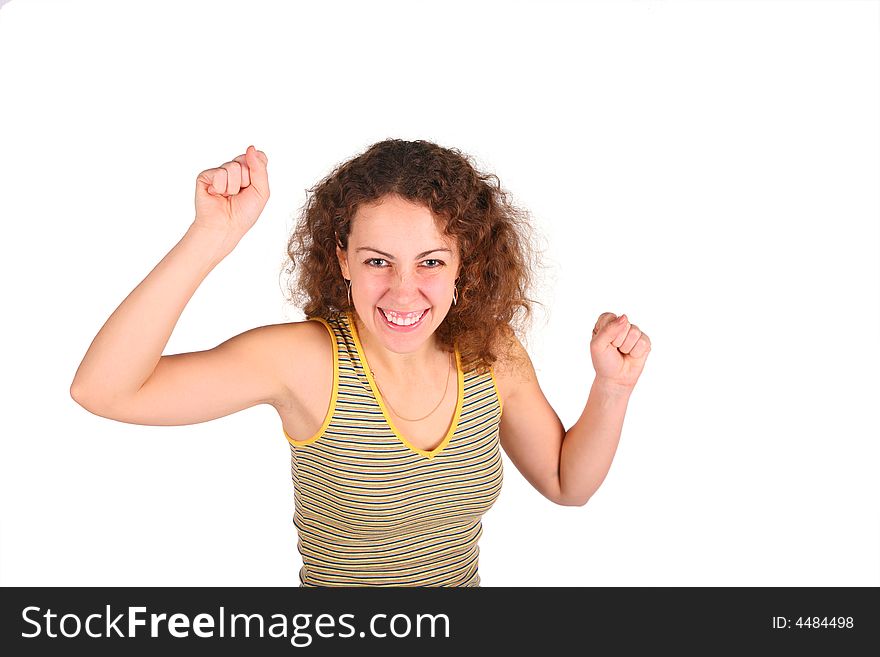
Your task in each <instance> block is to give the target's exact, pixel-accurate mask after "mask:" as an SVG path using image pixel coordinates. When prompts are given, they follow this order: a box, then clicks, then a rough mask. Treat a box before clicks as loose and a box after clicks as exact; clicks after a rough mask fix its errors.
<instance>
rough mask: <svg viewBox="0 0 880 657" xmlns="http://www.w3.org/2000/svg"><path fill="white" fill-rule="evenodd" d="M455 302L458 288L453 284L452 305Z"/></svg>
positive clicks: (456, 301)
mask: <svg viewBox="0 0 880 657" xmlns="http://www.w3.org/2000/svg"><path fill="white" fill-rule="evenodd" d="M457 303H458V288H457V287H455V286H454V285H453V286H452V305H453V306H454V305H455V304H457Z"/></svg>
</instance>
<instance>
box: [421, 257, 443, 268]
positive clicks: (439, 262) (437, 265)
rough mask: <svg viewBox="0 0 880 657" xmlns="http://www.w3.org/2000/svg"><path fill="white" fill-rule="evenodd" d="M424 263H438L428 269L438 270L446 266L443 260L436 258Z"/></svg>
mask: <svg viewBox="0 0 880 657" xmlns="http://www.w3.org/2000/svg"><path fill="white" fill-rule="evenodd" d="M424 262H426V263H428V262H436V263H437V264H436V265H433V266H429V267H428V269H437V268H438V267H440V266H441V265H443V264H444V263H443V261H442V260H436V259H434V258H429V259H428V260H425V261H424Z"/></svg>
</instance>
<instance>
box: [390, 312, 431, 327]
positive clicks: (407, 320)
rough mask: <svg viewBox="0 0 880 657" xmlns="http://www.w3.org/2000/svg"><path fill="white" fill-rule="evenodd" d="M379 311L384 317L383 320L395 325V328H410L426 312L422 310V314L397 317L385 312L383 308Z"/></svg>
mask: <svg viewBox="0 0 880 657" xmlns="http://www.w3.org/2000/svg"><path fill="white" fill-rule="evenodd" d="M379 310H381V311H382V313H383V314H384V315H385V319H387V320H388V321H389V322H391V323H392V324H396V325H397V326H412V325H413V324H415V323H416V322H418V321H419V320H420V319H421V318H422V316H423V315H424V314H425V313H426V312H427V311H426V310H423V311H422V312H420V313H418V314H415V315H406V316H403V315H399V314H398V313H396V312H393V311H387V310H385V309H384V308H380V309H379Z"/></svg>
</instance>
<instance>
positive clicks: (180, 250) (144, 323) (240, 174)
mask: <svg viewBox="0 0 880 657" xmlns="http://www.w3.org/2000/svg"><path fill="white" fill-rule="evenodd" d="M268 197H269V187H268V177H267V173H266V158H265V155H263V154H262V153H260V152H259V151H256V150H253V149H252V148H249V149H248V151H247V153H246V154H245V155H242V156H240V157H238V158H236V159H235V160H233V161H231V162H227V163H226V164H224V165H223V166H222V167H220V168H217V169H209V170H206V171H203V172H202V173H201V174H199V177H198V179H197V181H196V219H195V221H194V222H193V224H192V225H191V226H190V228H189V230H187V232H186V234H185V235H184V236H183V238H182V239H181V240H180V241H179V242H178V243H177V244H176V245H175V246H174V248H172V249H171V251H170V252H169V253H168V254H167V255H166V256H165V257H164V258H163V259H162V261H161V262H160V263H159V264H158V265H156V267H155V268H154V269H153V271H151V272H150V274H149V275H148V276H147V277H146V278H145V279H144V280H143V281H142V282H141V283H140V284H139V285H138V286H137V287H136V288H135V289H134V290H133V291H132V292H131V294H129V295H128V297H126V298H125V300H124V301H123V302H122V303H121V304H120V305H119V307H118V308H117V309H116V310H115V311H114V312H113V314H112V315H111V316H110V318H109V319H108V320H107V321H106V322H105V323H104V326H103V327H102V328H101V330H100V331H99V332H98V334H97V335H96V336H95V338H94V340H93V341H92V344H91V346H90V347H89V349H88V351H87V352H86V355H85V357H84V358H83V361H82V363H81V364H80V366H79V369H78V370H77V372H76V375H75V377H74V380H73V382H72V384H71V387H70V394H71V396H72V397H73V398H74V399H75V400H76V401H77V402H78V403H79V404H80V405H81V406H83V407H84V408H86V409H87V410H89V411H91V412H93V413H95V414H97V415H102V416H104V417H109V418H112V419H118V420H120V421H123V422H134V423H138V424H190V423H194V422H202V421H205V420H208V419H212V418H214V417H221V416H222V415H227V414H229V413H232V412H234V411H236V410H241V409H242V408H248V407H249V406H253V405H254V404H256V403H261V402H267V403H276V402H277V401H280V399H281V398H282V397H285V396H286V395H287V394H288V391H287V390H286V389H285V387H284V381H283V378H284V377H283V375H282V372H281V368H280V367H278V366H277V365H276V364H275V363H276V361H277V357H276V358H273V357H272V353H271V352H272V351H274V349H275V347H276V346H277V345H279V344H280V343H281V340H282V338H289V336H290V329H289V328H285V325H273V326H266V327H260V328H257V329H252V330H250V331H246V332H245V333H242V334H240V335H238V336H235V337H234V338H231V339H230V340H227V341H226V342H224V343H222V344H221V345H219V346H217V347H215V348H214V349H210V350H207V351H200V352H195V353H187V354H175V355H171V356H162V351H163V350H164V348H165V346H166V345H167V343H168V339H169V338H170V337H171V333H172V331H173V329H174V326H175V325H176V324H177V321H178V320H179V319H180V315H181V313H182V312H183V309H184V308H185V307H186V304H187V303H188V302H189V300H190V299H191V298H192V295H193V294H194V293H195V291H196V289H197V288H198V286H199V285H200V284H201V282H202V281H203V280H204V279H205V277H206V276H207V275H208V274H209V273H210V272H211V270H212V269H213V268H214V267H215V266H216V265H217V264H218V263H219V262H221V261H222V260H223V258H225V257H226V255H228V254H229V253H230V252H231V251H232V250H233V249H234V248H235V246H236V245H237V244H238V242H239V241H240V239H241V238H242V237H243V236H244V234H245V233H246V232H247V231H248V230H249V229H250V228H251V226H253V224H254V223H255V222H256V220H257V218H258V217H259V215H260V213H261V212H262V210H263V207H264V206H265V203H266V201H267V200H268ZM276 356H277V352H276Z"/></svg>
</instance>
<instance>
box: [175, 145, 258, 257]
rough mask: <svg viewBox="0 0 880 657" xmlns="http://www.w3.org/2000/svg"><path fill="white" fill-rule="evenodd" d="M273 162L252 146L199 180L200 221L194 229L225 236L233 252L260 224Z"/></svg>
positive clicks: (198, 208) (198, 210)
mask: <svg viewBox="0 0 880 657" xmlns="http://www.w3.org/2000/svg"><path fill="white" fill-rule="evenodd" d="M268 162H269V159H268V158H267V157H266V154H265V153H263V152H262V151H258V150H257V149H256V148H254V147H253V146H248V149H247V151H246V152H245V154H244V155H239V156H238V157H236V158H235V159H233V160H232V161H230V162H226V163H225V164H222V165H221V166H219V167H218V168H216V169H206V170H205V171H202V172H201V173H200V174H199V175H198V178H196V218H195V221H194V222H193V226H195V227H197V228H200V229H207V230H209V231H211V232H216V233H217V234H219V235H221V236H222V239H223V241H224V242H225V243H227V244H229V245H230V250H231V249H232V248H234V247H235V245H236V244H238V242H239V240H241V238H242V237H243V236H244V234H245V233H247V232H248V231H249V230H250V229H251V227H252V226H253V225H254V224H255V223H256V222H257V219H258V218H259V216H260V213H261V212H262V211H263V208H264V207H265V206H266V201H268V200H269V176H268V172H267V170H266V165H267V164H268Z"/></svg>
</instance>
